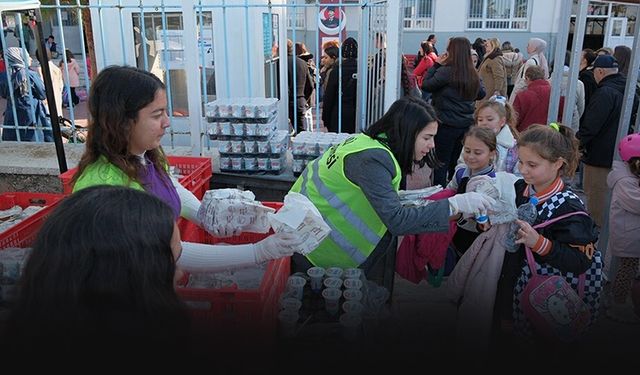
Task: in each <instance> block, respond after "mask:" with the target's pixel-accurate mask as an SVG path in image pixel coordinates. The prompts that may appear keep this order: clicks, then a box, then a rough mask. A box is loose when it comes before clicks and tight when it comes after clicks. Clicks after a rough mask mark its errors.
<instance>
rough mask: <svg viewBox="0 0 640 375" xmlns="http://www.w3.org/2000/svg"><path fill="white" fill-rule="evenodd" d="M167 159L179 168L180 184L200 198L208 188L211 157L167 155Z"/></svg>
mask: <svg viewBox="0 0 640 375" xmlns="http://www.w3.org/2000/svg"><path fill="white" fill-rule="evenodd" d="M167 161H168V162H169V165H170V166H172V167H176V168H179V169H180V172H181V174H182V176H183V177H182V178H181V179H180V180H179V182H180V184H181V185H182V186H184V187H185V188H187V190H189V191H190V192H192V193H193V194H194V195H195V196H196V197H197V198H198V199H202V197H203V196H204V193H206V192H207V190H209V180H211V175H212V174H213V171H212V170H211V159H210V158H201V157H195V156H167Z"/></svg>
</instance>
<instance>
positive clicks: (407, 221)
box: [291, 97, 495, 291]
mask: <svg viewBox="0 0 640 375" xmlns="http://www.w3.org/2000/svg"><path fill="white" fill-rule="evenodd" d="M437 131H438V122H437V119H436V113H435V111H434V109H433V107H431V105H429V104H427V103H426V102H424V101H423V100H422V99H418V98H413V97H403V98H401V99H399V100H397V101H396V102H395V103H393V104H392V105H391V108H389V110H388V111H387V113H385V114H384V115H383V116H382V118H381V119H380V120H378V121H377V122H376V123H374V124H373V125H371V126H370V127H369V129H367V130H366V131H365V132H364V133H361V134H357V135H354V136H353V137H351V138H349V139H347V140H345V141H344V142H342V143H340V144H338V145H335V146H333V147H331V148H330V149H329V150H327V151H326V152H325V153H324V154H323V155H322V156H320V157H319V158H318V159H316V160H314V161H312V162H311V163H309V165H308V166H307V168H306V169H305V170H304V171H303V172H302V174H301V175H300V177H299V178H298V180H297V181H296V182H295V184H294V185H293V187H292V188H291V191H294V192H299V193H301V194H303V195H305V196H306V197H308V198H309V199H310V200H311V201H312V202H313V203H314V204H315V206H316V207H317V208H318V210H319V211H320V213H321V214H322V216H323V218H324V219H325V221H326V222H327V224H329V226H330V227H331V229H332V230H331V233H330V234H329V236H328V237H327V238H325V240H324V241H323V242H322V243H321V244H320V246H319V247H318V248H317V249H316V250H314V251H313V252H312V253H310V254H308V255H307V256H306V257H304V256H302V255H300V254H295V255H294V256H293V258H292V259H293V266H292V267H293V270H294V271H304V270H305V269H307V268H309V267H311V266H314V265H316V266H321V267H330V266H338V267H343V268H346V267H360V268H362V269H363V270H364V272H365V274H366V276H367V278H368V279H370V280H374V281H377V282H378V283H379V284H382V285H384V286H385V287H387V288H388V289H389V290H390V291H391V289H392V288H393V272H394V268H395V267H394V264H395V252H396V242H397V241H396V238H397V236H400V235H405V234H416V233H424V232H444V231H447V230H448V228H449V219H450V217H451V216H453V215H457V214H458V213H463V214H472V215H477V214H480V213H484V212H486V211H487V210H488V208H489V207H490V205H492V204H494V203H495V201H494V200H493V199H491V198H490V197H487V196H484V195H482V194H479V193H475V192H474V193H465V194H459V195H456V196H454V197H451V198H449V199H448V200H440V201H436V202H433V203H431V204H429V205H427V206H421V207H405V206H402V205H401V203H400V199H399V197H398V190H399V189H400V180H401V179H402V176H406V175H408V174H411V171H412V170H413V166H414V164H420V165H421V166H422V165H424V164H427V165H428V166H430V167H434V166H435V165H436V164H437V163H438V162H437V160H436V157H435V152H434V147H435V144H434V137H435V135H436V133H437Z"/></svg>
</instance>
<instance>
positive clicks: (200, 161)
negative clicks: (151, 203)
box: [58, 156, 213, 199]
mask: <svg viewBox="0 0 640 375" xmlns="http://www.w3.org/2000/svg"><path fill="white" fill-rule="evenodd" d="M167 161H168V162H169V165H170V166H172V167H177V168H179V169H180V172H181V173H180V174H181V175H182V178H180V179H179V180H178V181H179V182H180V184H181V185H182V186H184V187H185V188H187V190H189V191H190V192H192V193H193V194H194V195H195V196H196V197H197V198H198V199H202V197H203V196H204V193H205V192H206V191H207V190H209V180H210V179H211V175H212V174H213V171H212V169H211V159H210V158H202V157H195V156H167ZM77 170H78V168H73V169H69V170H68V171H66V172H64V173H62V174H60V175H59V176H58V177H59V178H60V180H61V181H62V192H63V194H65V195H66V194H71V192H72V191H73V183H72V179H73V176H74V175H75V174H76V171H77Z"/></svg>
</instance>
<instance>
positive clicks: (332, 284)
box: [324, 277, 342, 289]
mask: <svg viewBox="0 0 640 375" xmlns="http://www.w3.org/2000/svg"><path fill="white" fill-rule="evenodd" d="M324 286H326V287H327V288H336V289H340V287H342V279H340V278H338V277H327V278H326V279H324Z"/></svg>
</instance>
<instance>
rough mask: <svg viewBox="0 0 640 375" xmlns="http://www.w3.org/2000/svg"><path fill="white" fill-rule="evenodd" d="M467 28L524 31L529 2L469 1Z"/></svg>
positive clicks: (524, 0)
mask: <svg viewBox="0 0 640 375" xmlns="http://www.w3.org/2000/svg"><path fill="white" fill-rule="evenodd" d="M467 28H468V29H490V30H526V29H528V28H529V0H470V1H469V13H468V14H467Z"/></svg>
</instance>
